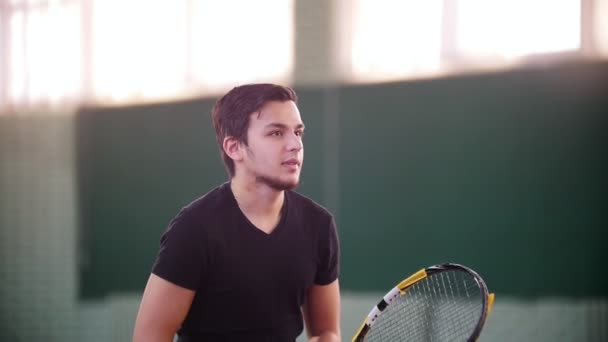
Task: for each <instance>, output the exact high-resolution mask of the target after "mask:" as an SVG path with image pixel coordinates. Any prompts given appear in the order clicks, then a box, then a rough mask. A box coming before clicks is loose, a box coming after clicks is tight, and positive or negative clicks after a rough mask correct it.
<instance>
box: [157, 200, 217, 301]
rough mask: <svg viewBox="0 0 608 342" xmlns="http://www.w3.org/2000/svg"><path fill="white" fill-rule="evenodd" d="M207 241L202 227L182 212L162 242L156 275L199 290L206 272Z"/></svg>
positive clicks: (173, 221)
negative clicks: (205, 252) (205, 254)
mask: <svg viewBox="0 0 608 342" xmlns="http://www.w3.org/2000/svg"><path fill="white" fill-rule="evenodd" d="M203 237H204V236H203V234H202V231H201V229H200V226H199V225H197V224H196V223H195V222H193V220H192V217H191V215H190V214H188V211H187V210H186V209H182V210H181V211H180V212H179V213H178V214H177V216H175V217H174V218H173V220H171V222H170V223H169V226H168V228H167V230H166V231H165V233H164V234H163V235H162V237H161V239H160V248H159V251H158V255H157V257H156V261H155V262H154V266H153V267H152V273H154V274H155V275H157V276H159V277H161V278H163V279H165V280H167V281H169V282H171V283H173V284H175V285H178V286H181V287H184V288H187V289H190V290H196V289H197V288H198V285H199V282H200V279H201V276H202V275H203V274H202V273H203V272H204V271H205V260H204V250H205V248H204V244H205V241H204V238H203Z"/></svg>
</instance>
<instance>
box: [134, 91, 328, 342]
mask: <svg viewBox="0 0 608 342" xmlns="http://www.w3.org/2000/svg"><path fill="white" fill-rule="evenodd" d="M296 102H297V96H296V94H295V92H294V91H293V90H292V89H290V88H287V87H282V86H278V85H273V84H250V85H244V86H240V87H236V88H234V89H232V90H231V91H230V92H228V93H227V94H226V95H224V96H223V97H222V98H220V99H219V100H218V101H217V103H216V104H215V106H214V108H213V111H212V117H213V123H214V126H215V131H216V136H217V141H218V144H219V146H220V151H221V155H222V159H223V160H224V163H225V164H226V168H227V170H228V174H229V176H230V181H229V182H227V183H225V184H222V185H220V186H219V187H217V188H215V189H214V190H212V191H211V192H209V193H207V194H206V195H204V196H203V197H201V198H199V199H197V200H195V201H194V202H192V203H190V204H189V205H188V206H186V207H185V208H183V209H182V210H181V211H180V212H179V213H178V214H177V216H176V217H175V218H174V219H173V220H172V221H171V223H170V224H169V227H168V229H167V231H166V232H165V233H164V235H163V236H162V238H161V244H160V250H159V253H158V256H157V259H156V262H155V263H154V266H153V268H152V274H151V275H150V278H149V280H148V283H147V285H146V289H145V291H144V294H143V298H142V301H141V305H140V308H139V313H138V315H137V319H136V322H135V330H134V335H133V341H137V342H139V341H141V342H143V341H145V342H154V341H163V342H169V341H172V339H173V337H174V335H175V333H176V332H177V334H178V336H179V341H183V342H188V341H265V342H266V341H294V340H295V339H296V337H297V336H298V335H299V334H300V333H301V332H302V330H303V320H304V322H305V323H306V328H307V333H308V337H309V339H310V341H339V340H340V328H339V316H340V293H339V285H338V267H339V244H338V237H337V232H336V227H335V223H334V220H333V217H332V215H331V214H330V213H329V212H328V211H327V210H325V209H324V208H322V207H321V206H319V205H318V204H316V203H314V202H313V201H312V200H310V199H308V198H306V197H304V196H302V195H300V194H298V193H296V192H294V191H292V190H293V189H295V188H296V187H297V186H298V183H299V180H300V170H301V168H302V161H303V156H304V146H303V143H302V136H303V133H304V124H303V123H302V119H301V118H300V113H299V111H298V108H297V106H296Z"/></svg>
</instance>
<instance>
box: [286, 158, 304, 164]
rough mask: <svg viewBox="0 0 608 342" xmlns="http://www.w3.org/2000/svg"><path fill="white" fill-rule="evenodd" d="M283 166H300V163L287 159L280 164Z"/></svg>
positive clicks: (293, 159)
mask: <svg viewBox="0 0 608 342" xmlns="http://www.w3.org/2000/svg"><path fill="white" fill-rule="evenodd" d="M282 164H283V165H290V166H300V161H299V160H297V159H295V158H292V159H287V160H286V161H284V162H283V163H282Z"/></svg>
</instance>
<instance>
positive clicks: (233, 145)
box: [222, 136, 243, 161]
mask: <svg viewBox="0 0 608 342" xmlns="http://www.w3.org/2000/svg"><path fill="white" fill-rule="evenodd" d="M222 148H223V149H224V152H226V154H227V155H228V157H230V159H232V160H234V161H239V160H242V159H243V149H242V147H241V143H240V142H239V141H238V140H236V138H235V137H232V136H228V137H225V138H224V142H223V144H222Z"/></svg>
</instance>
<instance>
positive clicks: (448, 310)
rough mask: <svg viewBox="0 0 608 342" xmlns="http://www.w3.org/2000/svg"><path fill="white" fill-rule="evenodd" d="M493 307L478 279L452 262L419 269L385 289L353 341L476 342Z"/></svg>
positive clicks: (482, 284) (472, 272)
mask: <svg viewBox="0 0 608 342" xmlns="http://www.w3.org/2000/svg"><path fill="white" fill-rule="evenodd" d="M493 303H494V294H493V293H488V288H487V286H486V283H485V282H484V281H483V279H482V278H481V277H480V276H479V275H478V274H477V273H476V272H475V271H473V270H472V269H470V268H468V267H466V266H463V265H459V264H453V263H445V264H439V265H435V266H431V267H427V268H424V269H422V270H420V271H418V272H416V273H414V274H412V275H411V276H410V277H408V278H407V279H405V280H403V281H402V282H400V283H399V284H398V285H397V286H396V287H395V288H393V289H392V290H390V291H389V292H388V293H387V294H386V295H385V296H384V297H383V298H382V300H381V301H380V303H378V305H376V306H375V307H374V308H373V309H372V311H371V312H370V313H369V314H368V315H367V317H366V318H365V320H364V321H363V323H362V324H361V326H360V327H359V330H358V331H357V333H356V334H355V336H354V337H353V339H352V342H361V341H366V342H370V341H475V340H477V338H478V337H479V334H480V333H481V329H482V328H483V325H484V323H485V321H486V318H487V316H488V314H489V313H490V310H491V308H492V304H493Z"/></svg>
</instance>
